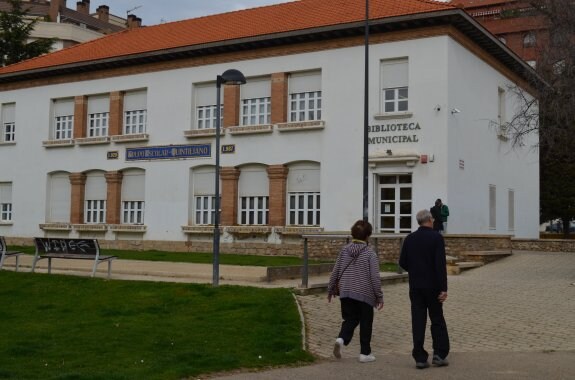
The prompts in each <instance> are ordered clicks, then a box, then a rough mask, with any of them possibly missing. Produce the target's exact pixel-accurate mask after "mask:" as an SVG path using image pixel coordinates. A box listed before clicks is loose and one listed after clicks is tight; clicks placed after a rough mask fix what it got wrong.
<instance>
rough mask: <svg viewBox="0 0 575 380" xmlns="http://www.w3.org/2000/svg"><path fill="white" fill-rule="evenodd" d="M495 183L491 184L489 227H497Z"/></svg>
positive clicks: (492, 228)
mask: <svg viewBox="0 0 575 380" xmlns="http://www.w3.org/2000/svg"><path fill="white" fill-rule="evenodd" d="M495 190H496V188H495V185H489V229H490V230H494V229H496V228H497V223H496V222H497V212H496V211H497V206H496V191H495Z"/></svg>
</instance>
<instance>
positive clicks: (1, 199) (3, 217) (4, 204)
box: [0, 182, 12, 223]
mask: <svg viewBox="0 0 575 380" xmlns="http://www.w3.org/2000/svg"><path fill="white" fill-rule="evenodd" d="M11 221H12V182H0V223H2V222H4V223H7V222H11Z"/></svg>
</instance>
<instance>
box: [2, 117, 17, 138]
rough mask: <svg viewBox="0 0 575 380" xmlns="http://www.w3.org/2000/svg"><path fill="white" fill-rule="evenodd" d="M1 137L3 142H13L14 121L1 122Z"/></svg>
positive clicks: (14, 135) (14, 132) (14, 136)
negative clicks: (2, 125)
mask: <svg viewBox="0 0 575 380" xmlns="http://www.w3.org/2000/svg"><path fill="white" fill-rule="evenodd" d="M3 124H4V128H3V135H4V136H3V137H4V140H3V141H4V142H14V141H16V123H15V122H13V121H9V122H7V123H3Z"/></svg>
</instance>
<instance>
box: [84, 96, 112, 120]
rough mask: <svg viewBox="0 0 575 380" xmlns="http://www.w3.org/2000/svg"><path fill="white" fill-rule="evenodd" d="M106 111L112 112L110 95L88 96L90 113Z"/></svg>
mask: <svg viewBox="0 0 575 380" xmlns="http://www.w3.org/2000/svg"><path fill="white" fill-rule="evenodd" d="M104 112H110V98H109V97H108V95H97V96H90V97H89V98H88V115H91V114H94V113H104Z"/></svg>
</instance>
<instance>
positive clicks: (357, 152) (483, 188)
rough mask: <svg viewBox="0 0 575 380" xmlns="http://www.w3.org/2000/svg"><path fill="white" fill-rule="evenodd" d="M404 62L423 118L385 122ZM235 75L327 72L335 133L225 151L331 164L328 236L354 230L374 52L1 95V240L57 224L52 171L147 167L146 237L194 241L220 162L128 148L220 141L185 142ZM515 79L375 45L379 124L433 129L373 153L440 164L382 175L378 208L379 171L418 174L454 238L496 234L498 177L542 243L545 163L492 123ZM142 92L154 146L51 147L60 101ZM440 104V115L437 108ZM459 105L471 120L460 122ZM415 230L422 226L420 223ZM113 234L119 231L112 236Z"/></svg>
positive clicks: (322, 54)
mask: <svg viewBox="0 0 575 380" xmlns="http://www.w3.org/2000/svg"><path fill="white" fill-rule="evenodd" d="M397 57H409V101H410V106H409V108H410V111H412V113H413V115H412V116H411V117H410V118H408V119H399V120H376V119H374V115H375V114H377V113H379V103H380V98H379V96H380V89H379V86H380V84H379V70H380V69H379V62H380V60H382V59H387V58H397ZM229 68H235V69H238V70H240V71H242V72H243V73H244V75H245V76H246V77H247V79H248V80H249V79H250V77H254V76H261V75H266V74H271V73H272V72H284V71H286V72H290V71H299V70H309V69H321V72H322V97H323V101H322V103H323V110H322V114H323V120H324V121H325V122H326V127H325V129H323V130H314V131H299V132H283V133H280V132H279V131H277V130H274V132H273V133H271V134H252V135H244V136H241V135H235V136H232V135H230V134H226V135H225V136H222V141H221V143H222V144H235V145H236V153H234V154H225V155H222V156H221V165H222V166H237V165H241V164H245V163H262V164H267V165H276V164H285V163H289V162H293V161H300V160H306V161H316V162H320V163H321V197H322V202H321V203H322V209H321V214H322V227H324V228H325V230H328V231H335V230H340V231H341V230H348V229H349V226H350V225H351V224H352V223H353V222H354V221H355V220H357V219H360V218H361V217H362V165H363V79H364V72H363V68H364V62H363V47H362V46H358V47H352V48H344V49H338V50H329V51H319V52H313V53H306V54H299V55H288V56H285V57H272V58H263V59H255V60H248V61H241V62H235V63H226V64H217V65H210V66H201V67H193V68H187V69H178V70H171V71H165V72H154V73H148V74H138V75H131V76H125V77H119V78H109V79H100V80H91V81H84V82H76V83H64V84H58V85H50V86H45V87H42V88H31V89H22V90H14V91H4V92H2V93H0V102H1V103H5V102H16V123H17V132H16V140H17V144H16V145H13V146H0V181H12V182H13V191H14V194H13V200H14V223H13V225H12V226H0V234H5V235H11V236H28V237H31V236H37V235H41V234H43V232H42V231H41V230H40V229H39V227H38V225H39V224H40V223H44V221H45V210H46V205H45V202H46V175H47V173H50V172H53V171H59V170H63V171H68V172H83V171H87V170H91V169H101V170H108V171H113V170H122V169H125V168H127V167H139V168H142V169H144V170H145V171H146V191H145V194H146V220H145V224H146V225H147V228H148V229H147V232H146V234H145V239H150V240H164V239H165V240H184V239H185V238H186V236H185V235H184V234H183V233H182V230H181V226H182V225H186V224H188V212H189V204H188V197H189V181H190V180H189V173H190V168H192V167H195V166H200V165H206V164H208V165H214V159H212V158H207V159H193V160H175V161H152V162H135V163H133V162H125V161H124V159H123V158H124V157H125V148H126V147H134V146H146V145H147V146H157V145H168V144H192V143H193V144H196V143H207V144H209V143H214V139H213V138H205V139H194V140H188V139H186V138H185V137H184V131H185V130H188V129H190V128H191V127H192V123H193V113H194V112H193V110H192V100H191V99H192V84H193V83H197V82H206V81H210V80H215V78H216V76H217V75H218V74H221V73H222V72H224V71H225V70H227V69H229ZM505 83H506V80H505V78H504V77H503V76H501V74H499V73H498V72H496V71H495V70H494V69H492V68H490V67H489V66H488V65H487V64H485V63H484V62H482V61H480V60H479V59H478V58H477V57H475V56H474V55H473V54H471V53H469V52H468V51H466V50H465V49H464V48H463V47H461V46H460V45H458V44H457V43H456V42H454V41H452V40H450V39H449V38H448V37H433V38H426V39H421V40H410V41H399V42H391V43H387V44H380V45H374V46H372V47H371V48H370V104H369V109H370V121H369V124H370V125H373V124H384V123H394V122H409V121H413V122H418V123H419V124H420V126H421V130H420V131H418V132H417V133H418V136H419V143H414V144H400V145H393V146H389V147H387V146H371V147H370V152H371V154H375V153H377V152H380V153H381V151H384V150H385V149H387V148H391V149H392V150H393V151H394V152H396V153H398V152H399V153H401V152H404V151H412V152H415V153H417V154H428V155H430V156H432V155H433V157H434V158H435V160H434V162H430V163H428V164H419V163H418V164H417V165H415V167H413V168H410V167H407V166H406V165H405V164H404V163H402V164H398V165H377V166H376V167H373V168H370V204H371V205H373V203H374V195H376V196H377V194H374V191H373V189H374V187H375V183H374V179H375V175H376V174H382V173H393V174H401V173H413V181H414V196H413V200H414V205H413V214H414V215H415V213H416V212H417V211H418V210H419V209H421V208H429V207H431V206H432V204H433V201H434V200H435V198H438V197H440V198H443V199H444V200H445V202H446V203H447V204H448V205H449V206H450V208H451V210H452V216H451V217H450V228H449V230H450V232H458V233H459V232H461V233H464V232H465V233H488V232H491V231H488V229H487V228H486V222H487V199H488V198H487V194H488V192H487V186H488V184H489V183H492V181H493V182H494V183H495V184H496V185H497V186H498V192H500V191H501V192H502V191H504V190H505V189H507V188H508V187H512V188H514V189H515V190H516V193H515V194H516V202H517V205H516V210H517V212H518V214H517V217H516V232H517V233H518V234H519V235H521V236H534V235H533V233H534V231H535V232H536V231H537V226H538V219H537V217H533V215H534V214H535V215H536V214H537V212H538V192H537V188H538V171H537V157H536V156H534V155H525V154H523V153H520V152H514V151H511V152H510V149H509V146H508V144H507V143H502V142H500V141H499V140H498V139H497V138H496V136H495V133H494V132H491V131H488V130H487V122H486V120H487V118H488V117H489V116H490V115H493V113H494V112H496V109H497V108H496V107H497V103H496V102H495V101H494V99H496V97H497V86H498V85H501V84H505ZM136 88H147V101H148V126H147V129H148V131H147V132H148V133H149V135H150V140H149V141H148V142H147V143H142V142H138V143H123V144H117V143H111V144H109V145H94V146H74V147H69V148H52V149H46V148H43V147H42V141H43V140H47V139H48V131H49V125H50V120H49V119H50V100H51V99H54V98H62V97H70V96H75V95H90V94H99V93H109V92H112V91H119V90H130V89H136ZM437 105H439V106H440V111H437V110H436V106H437ZM452 107H457V108H459V109H460V110H462V112H461V113H460V114H457V115H451V113H450V112H449V109H450V108H452ZM494 110H495V111H494ZM111 150H118V151H119V152H120V159H119V160H107V159H106V152H107V151H111ZM460 158H462V159H464V160H465V170H463V171H461V170H460V169H459V168H458V160H459V159H460ZM512 174H513V175H512ZM501 194H503V193H501ZM505 199H506V198H505ZM498 200H501V201H503V200H504V197H503V196H502V195H501V196H500V195H499V194H498ZM375 201H377V199H376V200H375ZM525 205H528V207H526V206H525ZM521 206H522V207H521ZM498 210H499V211H500V212H501V213H502V215H501V216H500V215H498V226H506V222H505V221H504V216H505V215H506V208H505V207H504V204H501V205H498ZM372 211H373V210H372ZM370 215H373V212H372V213H371V214H370ZM531 219H532V220H531ZM412 225H413V227H414V228H416V226H417V223H416V222H415V219H414V218H413V222H412ZM495 232H497V233H505V232H506V231H505V230H504V229H501V230H500V229H498V230H497V231H495ZM107 236H109V238H113V236H114V235H112V233H111V232H110V233H108V235H107Z"/></svg>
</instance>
